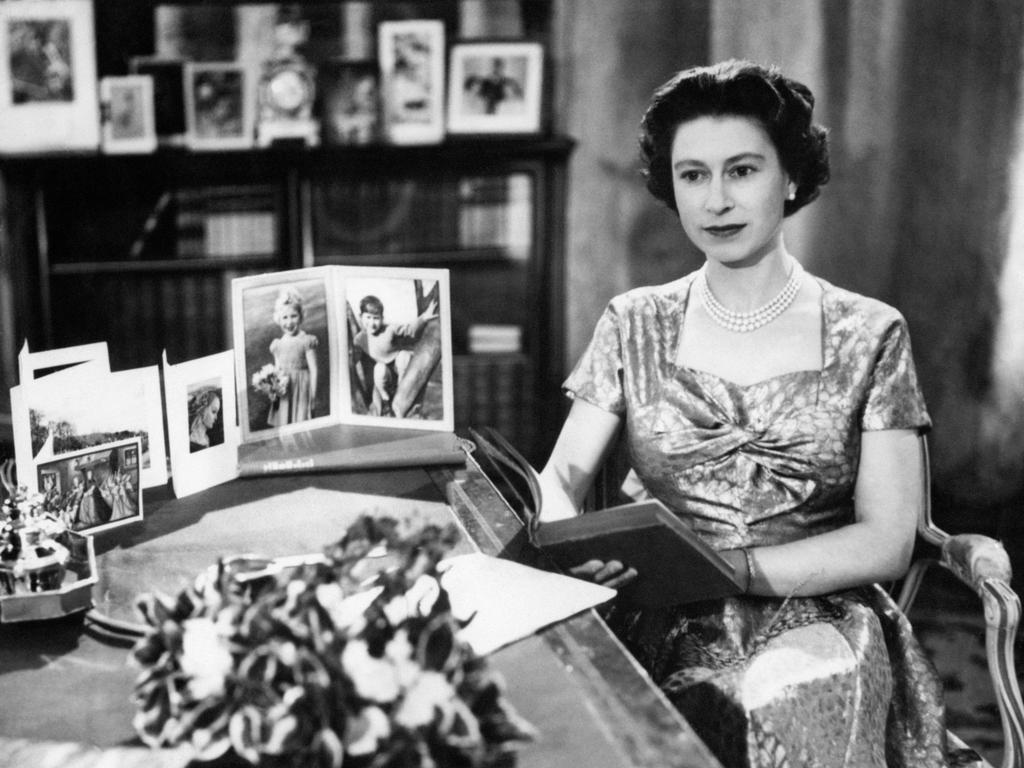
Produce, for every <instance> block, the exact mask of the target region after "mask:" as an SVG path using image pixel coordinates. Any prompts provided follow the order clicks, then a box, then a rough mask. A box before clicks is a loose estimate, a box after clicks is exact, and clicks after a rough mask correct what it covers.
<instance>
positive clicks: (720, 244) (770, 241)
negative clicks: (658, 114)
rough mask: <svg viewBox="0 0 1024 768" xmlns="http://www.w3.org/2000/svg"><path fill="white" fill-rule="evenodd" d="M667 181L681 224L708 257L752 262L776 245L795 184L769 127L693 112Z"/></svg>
mask: <svg viewBox="0 0 1024 768" xmlns="http://www.w3.org/2000/svg"><path fill="white" fill-rule="evenodd" d="M672 187H673V190H674V191H675V199H676V208H677V209H678V211H679V220H680V221H681V222H682V225H683V230H684V231H685V232H686V235H687V237H689V238H690V240H691V241H693V244H694V245H696V246H697V247H698V248H700V250H701V251H703V252H704V255H705V256H706V257H707V258H709V259H714V260H716V261H719V262H722V263H726V264H738V263H742V262H747V261H751V262H756V261H758V260H760V259H761V258H762V257H764V256H765V255H767V254H768V253H770V252H771V251H772V250H774V249H775V248H778V247H779V246H780V245H781V243H782V220H783V206H784V205H785V202H786V197H787V196H788V195H789V194H790V192H792V191H793V190H794V189H795V185H794V184H793V182H791V181H790V179H789V176H788V175H787V174H786V172H785V170H783V168H782V163H781V162H780V160H779V154H778V152H777V151H776V149H775V145H774V144H772V140H771V139H770V138H769V136H768V133H767V131H765V129H764V127H763V126H761V124H760V123H759V122H757V121H756V120H754V119H752V118H748V117H739V116H721V117H698V118H696V119H694V120H689V121H687V122H685V123H683V124H681V125H680V126H679V128H677V129H676V135H675V138H674V139H673V141H672Z"/></svg>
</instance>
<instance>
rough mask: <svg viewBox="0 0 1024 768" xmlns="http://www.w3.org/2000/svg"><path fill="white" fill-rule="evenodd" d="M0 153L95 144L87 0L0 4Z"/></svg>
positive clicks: (93, 71) (93, 75)
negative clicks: (0, 115) (1, 117)
mask: <svg viewBox="0 0 1024 768" xmlns="http://www.w3.org/2000/svg"><path fill="white" fill-rule="evenodd" d="M0 114H2V115H3V119H2V120H0V152H12V153H16V152H38V151H53V150H65V149H95V148H96V147H98V146H99V143H100V115H99V100H98V98H97V89H96V44H95V32H94V26H93V6H92V0H6V2H0Z"/></svg>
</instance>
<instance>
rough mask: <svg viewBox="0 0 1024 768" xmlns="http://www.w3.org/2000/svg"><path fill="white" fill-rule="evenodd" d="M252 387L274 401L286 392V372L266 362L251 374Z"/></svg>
mask: <svg viewBox="0 0 1024 768" xmlns="http://www.w3.org/2000/svg"><path fill="white" fill-rule="evenodd" d="M252 388H253V389H255V390H256V391H257V392H259V393H260V394H262V395H263V396H264V397H266V398H267V399H268V400H270V402H271V403H276V402H277V401H278V400H280V399H281V398H282V397H284V396H285V395H287V394H288V374H287V373H285V372H284V371H282V370H280V369H279V368H277V367H276V366H275V365H274V364H273V363H267V364H266V365H264V366H263V367H262V368H260V369H259V370H258V371H256V373H254V374H253V375H252Z"/></svg>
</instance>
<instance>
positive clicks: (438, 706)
mask: <svg viewBox="0 0 1024 768" xmlns="http://www.w3.org/2000/svg"><path fill="white" fill-rule="evenodd" d="M454 696H455V691H454V689H453V688H452V686H451V685H450V684H449V682H448V681H447V680H445V678H444V675H442V674H441V673H440V672H431V671H426V672H424V673H423V674H421V675H420V676H419V677H418V678H417V679H416V681H415V682H414V683H413V685H412V687H411V688H409V690H408V691H406V693H405V698H404V699H402V703H401V704H399V705H398V709H396V710H395V722H396V723H399V724H400V725H403V726H405V727H406V728H419V727H420V726H424V725H429V724H430V723H431V722H432V721H433V719H434V713H435V712H436V711H438V710H440V712H441V714H442V715H446V714H447V713H448V711H449V710H450V709H451V700H452V698H453V697H454Z"/></svg>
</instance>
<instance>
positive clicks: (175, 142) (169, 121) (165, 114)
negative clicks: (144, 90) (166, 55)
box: [131, 56, 186, 146]
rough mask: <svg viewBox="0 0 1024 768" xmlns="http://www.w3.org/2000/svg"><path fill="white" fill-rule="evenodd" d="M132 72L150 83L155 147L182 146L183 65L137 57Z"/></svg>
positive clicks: (132, 61) (183, 63) (176, 61)
mask: <svg viewBox="0 0 1024 768" xmlns="http://www.w3.org/2000/svg"><path fill="white" fill-rule="evenodd" d="M131 71H132V73H133V74H136V75H148V76H149V77H151V78H152V79H153V120H154V124H155V128H156V137H157V143H159V144H166V145H168V146H181V145H182V144H184V143H185V131H186V124H185V62H184V61H183V60H181V59H163V58H158V57H156V56H136V57H135V58H133V59H132V60H131Z"/></svg>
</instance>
